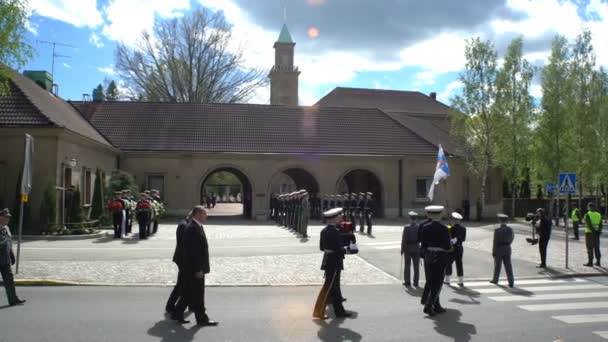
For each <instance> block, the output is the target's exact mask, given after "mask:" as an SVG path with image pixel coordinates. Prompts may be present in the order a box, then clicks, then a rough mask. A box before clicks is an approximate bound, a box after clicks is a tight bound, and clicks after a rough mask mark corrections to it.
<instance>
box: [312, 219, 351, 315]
mask: <svg viewBox="0 0 608 342" xmlns="http://www.w3.org/2000/svg"><path fill="white" fill-rule="evenodd" d="M323 216H324V217H325V219H326V220H327V226H326V227H325V228H323V230H322V231H321V237H320V239H319V248H320V249H321V251H322V252H323V261H322V263H321V269H322V270H324V271H325V284H324V285H323V286H325V287H327V288H329V292H328V293H329V297H328V301H329V302H331V303H332V304H333V308H334V313H335V314H336V317H339V318H341V317H351V316H352V313H350V312H346V311H345V310H344V306H343V305H342V294H341V290H340V273H341V272H342V270H343V269H344V255H345V253H346V250H345V248H344V246H343V244H342V241H341V239H340V231H339V230H338V227H337V224H338V223H339V222H340V221H342V209H341V208H334V209H330V210H328V211H326V212H325V213H323Z"/></svg>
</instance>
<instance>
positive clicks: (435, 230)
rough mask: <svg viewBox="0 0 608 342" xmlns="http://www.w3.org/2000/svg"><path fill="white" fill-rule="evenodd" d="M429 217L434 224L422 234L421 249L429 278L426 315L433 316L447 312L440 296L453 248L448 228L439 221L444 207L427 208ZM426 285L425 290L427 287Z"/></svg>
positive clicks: (425, 307)
mask: <svg viewBox="0 0 608 342" xmlns="http://www.w3.org/2000/svg"><path fill="white" fill-rule="evenodd" d="M424 210H426V213H427V216H428V217H429V218H430V219H431V220H432V222H430V223H427V224H426V225H425V226H424V229H423V230H422V232H421V239H420V244H421V249H422V250H423V253H424V264H425V267H426V270H427V273H428V275H429V277H428V278H427V279H426V282H427V284H426V285H428V295H427V297H426V298H424V299H426V300H425V303H424V313H426V314H427V315H429V316H433V315H435V314H437V313H443V312H445V309H444V308H443V307H442V306H441V303H440V300H439V295H440V294H441V287H442V286H443V277H444V275H445V265H446V261H447V257H448V256H447V252H448V251H449V250H450V248H451V247H452V244H451V242H450V234H449V233H448V228H447V227H446V226H445V225H443V224H442V223H441V222H439V220H440V219H441V213H442V212H443V206H439V205H431V206H428V207H426V208H424ZM426 285H425V290H426V289H427V286H426Z"/></svg>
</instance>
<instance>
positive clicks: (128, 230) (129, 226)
mask: <svg viewBox="0 0 608 342" xmlns="http://www.w3.org/2000/svg"><path fill="white" fill-rule="evenodd" d="M125 212H126V215H127V217H126V220H125V225H126V227H125V232H126V233H127V234H131V229H132V227H133V218H131V210H126V211H125Z"/></svg>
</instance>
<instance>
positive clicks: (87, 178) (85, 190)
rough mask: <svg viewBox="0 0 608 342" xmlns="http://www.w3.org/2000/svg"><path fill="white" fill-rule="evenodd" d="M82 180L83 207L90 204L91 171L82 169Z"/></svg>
mask: <svg viewBox="0 0 608 342" xmlns="http://www.w3.org/2000/svg"><path fill="white" fill-rule="evenodd" d="M83 174H84V176H83V179H82V196H83V197H82V203H83V204H85V205H88V204H91V186H92V184H91V170H89V169H84V170H83Z"/></svg>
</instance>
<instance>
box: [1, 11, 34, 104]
mask: <svg viewBox="0 0 608 342" xmlns="http://www.w3.org/2000/svg"><path fill="white" fill-rule="evenodd" d="M28 15H29V10H28V3H27V1H26V0H2V1H0V80H1V79H4V78H5V77H7V70H5V69H4V67H3V66H5V65H6V66H8V67H11V68H13V69H18V68H20V67H22V66H23V65H24V64H25V63H26V62H27V61H28V60H29V59H30V58H31V57H32V55H33V52H34V50H33V49H32V47H31V46H30V45H29V44H28V43H27V41H26V39H25V36H26V31H27V29H26V24H27V20H28ZM5 90H6V84H5V82H1V83H0V92H2V91H5Z"/></svg>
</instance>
